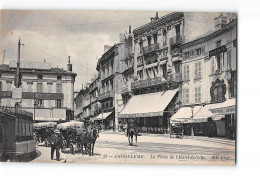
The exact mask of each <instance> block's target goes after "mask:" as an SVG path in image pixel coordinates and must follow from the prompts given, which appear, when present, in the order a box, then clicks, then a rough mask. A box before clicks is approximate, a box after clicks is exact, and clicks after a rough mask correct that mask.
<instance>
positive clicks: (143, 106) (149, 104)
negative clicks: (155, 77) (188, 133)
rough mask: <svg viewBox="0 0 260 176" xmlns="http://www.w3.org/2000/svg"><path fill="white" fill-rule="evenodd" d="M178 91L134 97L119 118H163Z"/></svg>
mask: <svg viewBox="0 0 260 176" xmlns="http://www.w3.org/2000/svg"><path fill="white" fill-rule="evenodd" d="M177 91H178V89H174V90H167V91H162V92H155V93H149V94H142V95H135V96H133V97H132V98H131V99H130V100H129V101H128V103H127V104H126V106H125V108H124V109H123V110H122V111H121V112H120V114H119V117H122V118H127V117H152V116H162V115H163V111H164V109H165V108H166V107H167V106H168V104H169V103H170V101H171V100H172V99H173V97H174V96H175V94H176V93H177Z"/></svg>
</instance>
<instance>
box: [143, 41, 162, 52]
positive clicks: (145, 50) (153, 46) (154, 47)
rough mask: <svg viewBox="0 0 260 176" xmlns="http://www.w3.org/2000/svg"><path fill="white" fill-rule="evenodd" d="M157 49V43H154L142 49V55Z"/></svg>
mask: <svg viewBox="0 0 260 176" xmlns="http://www.w3.org/2000/svg"><path fill="white" fill-rule="evenodd" d="M158 49H159V43H155V44H152V45H149V46H146V47H143V49H142V50H143V53H144V54H146V53H150V52H152V51H156V50H158Z"/></svg>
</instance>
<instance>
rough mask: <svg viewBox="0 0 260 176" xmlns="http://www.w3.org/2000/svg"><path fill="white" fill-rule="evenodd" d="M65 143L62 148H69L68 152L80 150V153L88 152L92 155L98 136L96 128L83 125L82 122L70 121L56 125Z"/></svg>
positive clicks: (73, 152)
mask: <svg viewBox="0 0 260 176" xmlns="http://www.w3.org/2000/svg"><path fill="white" fill-rule="evenodd" d="M57 129H58V130H60V132H61V134H62V136H63V137H64V140H65V141H66V144H65V145H64V148H63V150H64V149H65V148H70V152H71V153H72V154H75V152H76V150H78V151H81V152H82V154H83V153H84V149H85V153H89V154H90V155H93V150H94V145H95V141H96V138H97V137H98V129H95V128H93V127H92V126H91V125H88V126H87V127H85V125H84V122H80V121H70V122H65V123H61V124H58V125H57Z"/></svg>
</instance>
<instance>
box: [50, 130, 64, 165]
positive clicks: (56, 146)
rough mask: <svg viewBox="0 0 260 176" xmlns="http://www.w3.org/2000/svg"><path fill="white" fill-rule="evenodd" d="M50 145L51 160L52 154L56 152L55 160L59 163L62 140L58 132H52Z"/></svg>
mask: <svg viewBox="0 0 260 176" xmlns="http://www.w3.org/2000/svg"><path fill="white" fill-rule="evenodd" d="M51 144H52V145H53V148H52V149H51V159H53V154H54V151H55V150H56V160H57V161H60V149H61V147H62V139H61V136H60V131H59V130H55V131H54V136H53V137H52V139H51Z"/></svg>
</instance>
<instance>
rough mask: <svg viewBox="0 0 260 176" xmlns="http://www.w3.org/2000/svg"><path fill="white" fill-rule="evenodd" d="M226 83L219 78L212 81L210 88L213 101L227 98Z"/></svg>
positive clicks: (221, 100)
mask: <svg viewBox="0 0 260 176" xmlns="http://www.w3.org/2000/svg"><path fill="white" fill-rule="evenodd" d="M225 94H226V85H225V83H224V80H222V81H221V80H219V79H217V80H216V81H215V82H212V86H211V88H210V95H211V102H223V101H225V100H226V98H225Z"/></svg>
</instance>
